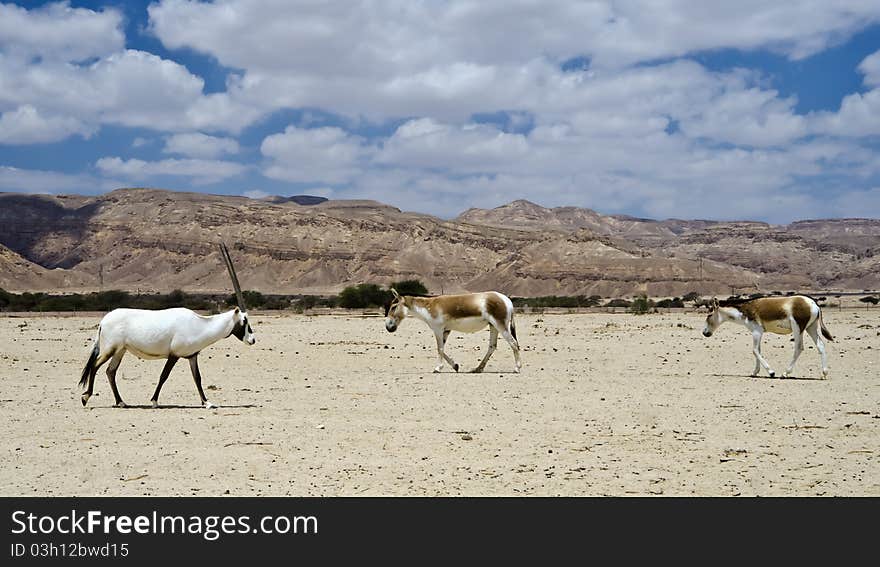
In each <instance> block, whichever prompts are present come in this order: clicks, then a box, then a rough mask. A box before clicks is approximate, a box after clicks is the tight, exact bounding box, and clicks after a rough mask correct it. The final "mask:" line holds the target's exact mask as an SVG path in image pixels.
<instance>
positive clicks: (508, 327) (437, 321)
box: [385, 289, 522, 372]
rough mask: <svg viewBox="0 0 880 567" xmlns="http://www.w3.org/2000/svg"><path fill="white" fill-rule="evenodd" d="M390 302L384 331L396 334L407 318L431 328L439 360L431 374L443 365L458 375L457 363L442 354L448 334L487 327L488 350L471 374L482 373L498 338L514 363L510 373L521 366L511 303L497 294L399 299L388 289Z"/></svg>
mask: <svg viewBox="0 0 880 567" xmlns="http://www.w3.org/2000/svg"><path fill="white" fill-rule="evenodd" d="M391 293H393V294H394V299H393V301H392V302H391V304H390V305H389V306H388V307H386V309H385V329H387V330H388V332H389V333H393V332H394V331H396V330H397V327H398V325H400V322H401V321H403V319H404V318H405V317H407V316H408V315H412V316H414V317H416V318H417V319H421V320H422V321H424V322H425V323H427V324H428V326H429V327H431V330H432V331H434V336H435V337H436V339H437V355H438V356H439V360H438V362H437V367H436V368H434V372H440V370H441V369H442V368H443V361H444V360H445V361H446V362H448V363H449V365H450V366H452V368H453V369H454V370H455V371H456V372H458V363H456V362H455V361H454V360H452V358H450V357H449V355H447V354H446V352H444V350H443V349H444V347H445V346H446V339H447V338H449V333H450V332H452V331H459V332H462V333H475V332H477V331H480V330H482V329H485V328H486V326H487V325H488V326H489V350H488V351H486V355H485V356H484V357H483V360H481V361H480V364H478V365H477V367H476V368H474V369H473V370H471V372H482V371H483V369H484V368H485V367H486V363H487V362H489V357H490V356H492V353H493V352H495V348H496V346H497V344H498V335H499V334H500V335H501V336H502V337H504V340H506V341H507V342H508V344H510V348H511V349H513V357H514V360H515V361H516V366H515V367H514V369H513V371H514V372H519V371H520V368H521V367H522V364H521V363H520V359H519V342H517V339H516V325H515V324H514V322H513V302H512V301H510V298H508V297H507V296H506V295H504V294H501V293H498V292H497V291H487V292H483V293H467V294H462V295H438V296H436V297H415V296H409V295H400V294H398V293H397V291H396V290H394V289H392V290H391Z"/></svg>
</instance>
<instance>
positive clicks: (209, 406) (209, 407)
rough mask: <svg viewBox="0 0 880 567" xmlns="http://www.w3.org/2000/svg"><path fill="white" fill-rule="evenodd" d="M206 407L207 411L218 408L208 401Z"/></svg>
mask: <svg viewBox="0 0 880 567" xmlns="http://www.w3.org/2000/svg"><path fill="white" fill-rule="evenodd" d="M204 407H205V409H217V406H215V405H214V404H212V403H211V402H209V401H208V400H205V404H204Z"/></svg>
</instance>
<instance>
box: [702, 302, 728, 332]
mask: <svg viewBox="0 0 880 567" xmlns="http://www.w3.org/2000/svg"><path fill="white" fill-rule="evenodd" d="M725 320H726V318H725V317H724V312H723V311H721V309H720V308H719V306H718V299H717V298H713V299H712V303H711V304H710V306H709V315H708V316H707V317H706V326H705V327H703V336H704V337H711V336H712V333H714V332H715V330H716V329H717V328H718V327H719V325H721V323H723V322H724V321H725Z"/></svg>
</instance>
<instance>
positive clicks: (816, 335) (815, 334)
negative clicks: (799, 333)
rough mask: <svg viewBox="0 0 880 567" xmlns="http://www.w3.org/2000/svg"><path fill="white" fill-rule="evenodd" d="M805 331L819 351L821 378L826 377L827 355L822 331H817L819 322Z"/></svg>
mask: <svg viewBox="0 0 880 567" xmlns="http://www.w3.org/2000/svg"><path fill="white" fill-rule="evenodd" d="M807 332H808V333H809V334H810V337H811V338H812V339H813V342H814V343H816V349H818V351H819V356H820V357H822V378H828V355H827V354H826V352H825V340H824V339H823V338H822V333H820V332H819V323H818V322H816V323H813V325H812V326H810V327H807Z"/></svg>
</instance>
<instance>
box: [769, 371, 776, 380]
mask: <svg viewBox="0 0 880 567" xmlns="http://www.w3.org/2000/svg"><path fill="white" fill-rule="evenodd" d="M769 374H770V378H776V373H775V372H773V371H772V370H771V371H770V372H769Z"/></svg>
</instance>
